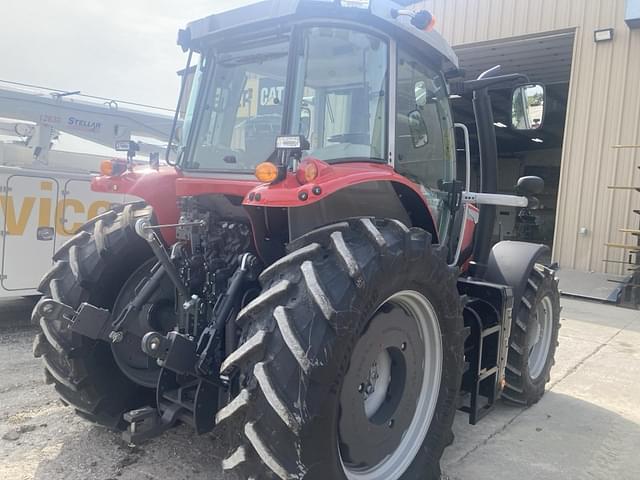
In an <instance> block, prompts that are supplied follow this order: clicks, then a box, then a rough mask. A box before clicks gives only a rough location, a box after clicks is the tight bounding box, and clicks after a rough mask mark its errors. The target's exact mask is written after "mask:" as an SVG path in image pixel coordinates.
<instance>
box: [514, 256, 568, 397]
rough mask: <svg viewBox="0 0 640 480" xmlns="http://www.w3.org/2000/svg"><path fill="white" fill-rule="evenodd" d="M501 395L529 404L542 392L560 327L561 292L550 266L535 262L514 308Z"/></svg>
mask: <svg viewBox="0 0 640 480" xmlns="http://www.w3.org/2000/svg"><path fill="white" fill-rule="evenodd" d="M514 312H515V314H514V319H513V324H512V325H511V336H510V338H509V353H508V356H507V366H506V375H505V377H506V386H505V389H504V391H503V392H502V398H503V399H504V400H506V401H507V402H509V403H513V404H516V405H522V406H529V405H533V404H535V403H537V402H538V401H539V400H540V399H541V398H542V396H543V395H544V392H545V386H546V384H547V383H548V382H549V379H550V371H551V367H553V365H554V364H555V353H556V347H557V345H558V332H559V330H560V293H559V291H558V283H557V281H556V279H555V275H554V273H553V270H551V269H549V268H547V267H545V266H543V265H540V264H536V265H535V266H534V268H533V270H532V271H531V274H530V276H529V278H528V279H527V287H526V290H525V292H524V295H523V296H522V300H521V301H520V305H519V306H518V307H517V308H516V309H514Z"/></svg>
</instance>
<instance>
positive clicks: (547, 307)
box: [528, 296, 553, 380]
mask: <svg viewBox="0 0 640 480" xmlns="http://www.w3.org/2000/svg"><path fill="white" fill-rule="evenodd" d="M552 330H553V303H552V301H551V298H550V297H549V296H545V297H543V298H542V300H541V301H540V302H539V303H538V304H537V306H536V313H535V321H534V322H532V324H531V327H530V331H529V343H528V345H529V376H530V377H531V378H532V379H533V380H535V379H537V378H538V377H540V375H542V372H543V371H544V367H545V366H546V364H547V357H548V356H549V349H550V348H551V335H552V333H553V331H552Z"/></svg>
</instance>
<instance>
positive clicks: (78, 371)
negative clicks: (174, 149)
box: [32, 204, 153, 429]
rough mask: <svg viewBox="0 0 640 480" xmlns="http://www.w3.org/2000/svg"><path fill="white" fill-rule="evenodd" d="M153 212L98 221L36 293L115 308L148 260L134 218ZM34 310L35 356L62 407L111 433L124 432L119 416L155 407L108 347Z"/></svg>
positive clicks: (140, 209)
mask: <svg viewBox="0 0 640 480" xmlns="http://www.w3.org/2000/svg"><path fill="white" fill-rule="evenodd" d="M150 214H151V209H150V208H149V207H145V206H144V205H141V204H127V205H125V206H123V207H122V208H120V209H118V210H117V211H116V210H111V211H108V212H106V213H104V214H101V215H99V216H98V217H96V218H94V219H93V220H91V221H90V222H88V223H87V224H85V225H84V226H83V227H82V228H81V229H80V230H79V232H78V233H77V234H76V235H75V236H74V237H72V238H71V239H70V240H69V241H68V242H66V243H65V244H64V245H63V246H62V247H61V248H60V249H59V250H58V251H57V253H56V254H55V255H54V265H53V267H52V268H51V270H50V271H49V272H48V273H47V274H46V275H45V276H44V278H43V280H42V282H41V283H40V287H39V290H40V291H41V292H42V293H43V300H46V299H48V298H53V299H54V300H55V301H57V302H60V303H63V304H66V305H68V306H70V307H72V308H74V309H77V308H78V307H79V306H80V304H81V303H83V302H88V303H90V304H92V305H95V306H97V307H101V308H107V309H111V307H112V306H113V304H114V302H115V300H116V297H117V296H118V293H119V291H120V287H121V286H122V285H123V284H124V283H125V282H126V280H127V279H128V278H129V276H130V275H131V274H132V273H133V272H134V271H135V270H136V269H137V268H139V267H140V265H142V264H143V263H144V262H145V261H146V260H147V259H148V258H149V257H150V250H149V248H148V246H147V245H146V244H145V242H144V241H143V240H142V239H141V238H140V237H139V236H138V235H137V234H136V233H135V231H134V227H135V222H136V221H137V219H139V218H141V217H148V216H149V215H150ZM37 312H38V305H36V308H35V309H34V310H33V314H32V321H33V323H35V324H37V325H39V326H40V329H41V331H40V332H39V333H38V334H37V335H36V338H35V341H34V345H33V353H34V355H35V356H36V357H40V358H42V360H43V363H44V371H45V379H46V381H47V383H52V384H53V385H54V386H55V389H56V391H57V393H58V395H59V396H60V398H61V400H62V401H63V402H64V403H65V404H68V405H71V406H72V407H73V408H75V409H76V411H77V412H78V414H80V415H81V416H83V417H85V418H87V419H88V420H90V421H93V422H95V423H98V424H101V425H104V426H106V427H109V428H112V429H122V428H124V421H123V418H122V414H123V413H124V412H127V411H129V410H133V409H135V408H139V407H142V406H144V405H148V404H150V403H153V391H152V390H149V389H146V388H143V387H141V386H139V385H137V384H135V383H134V382H132V381H131V380H129V379H128V378H127V377H126V376H125V375H124V374H123V373H122V372H121V370H120V369H119V368H118V366H117V365H116V362H115V361H114V358H113V354H112V351H111V348H110V345H109V344H108V343H106V342H102V341H96V340H92V339H89V338H87V337H84V336H81V335H78V334H77V333H74V332H72V331H71V330H70V328H69V322H68V320H67V319H65V318H64V317H62V316H60V317H59V318H56V319H45V318H44V317H41V316H40V315H39V314H38V313H37Z"/></svg>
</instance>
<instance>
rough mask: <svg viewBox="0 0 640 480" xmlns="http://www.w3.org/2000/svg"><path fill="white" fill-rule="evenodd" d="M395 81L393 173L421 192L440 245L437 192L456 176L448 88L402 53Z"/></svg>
mask: <svg viewBox="0 0 640 480" xmlns="http://www.w3.org/2000/svg"><path fill="white" fill-rule="evenodd" d="M397 77H398V85H397V102H396V105H397V107H396V161H395V166H396V170H397V171H398V173H400V174H402V175H404V176H406V177H408V178H409V179H410V180H412V181H414V182H415V183H417V184H418V185H419V186H420V189H421V190H422V192H423V194H424V196H425V198H426V200H427V202H428V204H429V206H430V208H431V212H432V214H433V215H434V217H435V218H434V221H435V223H436V225H438V226H439V236H440V240H441V241H444V238H445V237H446V233H447V232H446V229H447V225H448V223H449V215H448V213H449V212H448V208H447V204H446V200H447V194H446V193H445V192H443V191H442V190H441V186H442V184H443V183H446V182H450V181H451V180H452V179H453V175H454V173H453V172H454V171H455V146H454V136H453V135H454V132H453V121H452V116H451V109H450V107H449V96H448V91H447V86H446V83H445V80H444V78H443V77H442V75H441V74H440V73H438V72H437V71H436V70H434V69H432V68H431V67H429V66H428V65H427V64H426V63H425V62H424V61H422V60H420V59H418V58H416V57H415V56H413V55H412V54H410V53H408V52H404V51H402V50H399V51H398V75H397Z"/></svg>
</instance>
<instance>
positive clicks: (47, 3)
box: [0, 0, 256, 113]
mask: <svg viewBox="0 0 640 480" xmlns="http://www.w3.org/2000/svg"><path fill="white" fill-rule="evenodd" d="M255 1H256V0H206V1H205V0H182V1H179V0H1V3H0V4H1V5H2V8H1V10H2V11H1V12H0V79H2V80H10V81H16V82H23V83H30V84H36V85H42V86H45V87H50V88H56V89H61V90H67V91H75V90H81V91H82V93H87V94H91V95H98V96H104V97H108V98H115V99H118V100H127V101H134V102H139V103H146V104H151V105H155V106H160V107H167V108H171V109H173V108H175V104H176V100H177V96H178V89H179V79H178V77H177V75H176V72H177V71H178V70H180V69H182V68H184V65H185V62H186V55H185V54H184V53H183V52H182V50H181V49H180V48H179V47H178V46H177V45H176V38H177V33H178V29H180V28H183V27H184V26H185V25H186V24H187V23H188V22H189V21H192V20H196V19H198V18H201V17H204V16H207V15H210V14H212V13H216V12H219V11H223V10H227V9H230V8H233V7H235V6H240V5H241V4H247V3H255ZM0 113H1V112H0Z"/></svg>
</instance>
